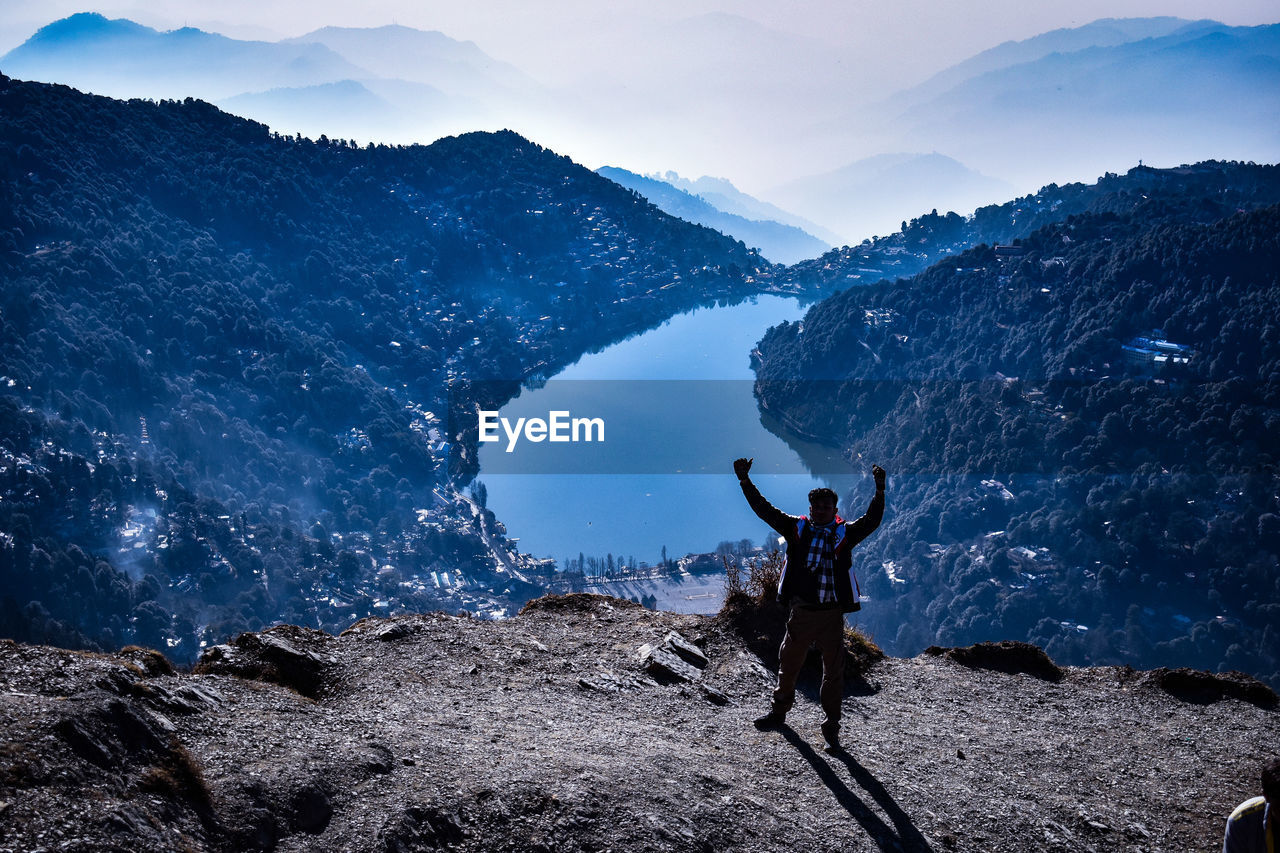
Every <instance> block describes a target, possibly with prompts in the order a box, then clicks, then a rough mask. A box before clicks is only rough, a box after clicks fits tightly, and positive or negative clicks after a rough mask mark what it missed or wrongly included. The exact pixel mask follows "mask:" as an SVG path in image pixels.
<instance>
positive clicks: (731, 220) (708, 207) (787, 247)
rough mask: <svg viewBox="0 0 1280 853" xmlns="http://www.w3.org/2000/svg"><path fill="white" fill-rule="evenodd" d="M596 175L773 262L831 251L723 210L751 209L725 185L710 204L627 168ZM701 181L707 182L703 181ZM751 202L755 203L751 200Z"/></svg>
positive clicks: (794, 230) (791, 229) (792, 229)
mask: <svg viewBox="0 0 1280 853" xmlns="http://www.w3.org/2000/svg"><path fill="white" fill-rule="evenodd" d="M596 172H598V173H599V174H601V175H603V176H604V177H606V178H608V179H609V180H611V181H613V182H614V183H617V184H621V185H622V186H624V187H626V188H627V189H630V190H635V191H636V192H638V193H640V195H642V196H644V197H645V198H647V199H648V200H649V201H651V202H653V203H654V204H656V205H657V206H658V207H660V208H661V209H662V210H664V211H666V212H667V213H670V214H671V215H672V216H678V217H680V218H681V219H684V220H687V221H689V222H696V223H697V224H699V225H705V226H707V227H708V228H714V229H716V230H717V231H720V232H721V233H723V234H728V235H731V236H732V237H734V238H735V239H738V240H741V241H742V242H744V243H746V244H747V245H748V246H755V247H756V248H758V249H760V252H761V254H762V255H764V257H766V258H768V259H769V260H771V261H773V262H775V263H780V264H794V263H796V262H798V261H802V260H805V259H806V258H812V257H816V256H817V255H819V254H821V253H822V252H824V251H826V250H827V249H829V248H830V244H829V243H825V242H823V241H822V240H819V239H818V238H817V237H814V236H813V235H812V234H808V233H806V232H805V231H803V230H802V229H800V228H798V227H796V226H794V225H784V224H783V223H781V222H777V221H775V220H765V221H761V220H758V219H749V218H747V217H745V216H741V215H739V214H736V213H731V212H729V211H726V210H725V209H724V207H735V208H737V209H739V210H742V209H747V208H748V207H749V206H750V205H749V202H746V203H744V201H743V200H744V199H749V198H750V197H748V196H745V194H743V193H740V192H737V190H736V189H735V188H734V187H733V186H732V184H728V185H727V186H725V185H724V184H718V185H717V187H718V188H720V189H721V192H720V193H718V194H716V195H714V196H712V198H714V199H715V201H712V200H710V199H708V198H706V197H704V196H702V195H695V194H693V193H692V192H690V191H689V190H686V189H681V188H679V187H677V186H675V185H674V184H672V183H669V182H667V181H665V180H661V179H659V178H656V177H648V176H644V175H637V174H635V173H634V172H628V171H627V170H626V169H618V168H615V167H613V166H604V167H601V168H599V169H597V170H596ZM677 178H678V176H677ZM703 180H704V181H705V180H707V179H705V178H704V179H703ZM686 183H687V182H686ZM725 183H727V182H725ZM725 190H727V191H729V192H732V193H734V196H733V197H732V200H731V197H730V196H729V195H726V193H725ZM751 201H754V200H753V199H752V200H751ZM717 202H718V203H717ZM721 205H723V206H724V207H722V206H721ZM763 207H765V206H764V205H763V204H762V203H760V202H756V204H755V205H754V208H755V209H760V208H763Z"/></svg>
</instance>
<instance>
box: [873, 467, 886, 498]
mask: <svg viewBox="0 0 1280 853" xmlns="http://www.w3.org/2000/svg"><path fill="white" fill-rule="evenodd" d="M871 476H873V477H875V478H876V491H878V492H883V491H884V476H885V475H884V469H883V468H881V467H880V466H879V465H872V466H871Z"/></svg>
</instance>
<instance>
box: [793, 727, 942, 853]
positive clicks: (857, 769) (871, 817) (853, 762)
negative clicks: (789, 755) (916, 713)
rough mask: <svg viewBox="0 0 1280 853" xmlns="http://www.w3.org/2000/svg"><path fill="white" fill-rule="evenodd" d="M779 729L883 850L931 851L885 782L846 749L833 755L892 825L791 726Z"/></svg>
mask: <svg viewBox="0 0 1280 853" xmlns="http://www.w3.org/2000/svg"><path fill="white" fill-rule="evenodd" d="M781 732H782V735H783V737H785V738H786V739H787V742H788V743H790V744H791V745H792V746H793V747H795V749H796V752H798V753H800V755H801V756H802V757H803V758H804V759H805V760H806V761H808V762H809V764H810V765H812V767H813V769H814V771H815V772H816V773H817V774H818V778H819V779H821V780H822V782H823V784H825V785H826V786H827V788H828V789H830V791H831V793H833V794H835V797H836V800H837V801H838V802H839V803H840V805H841V806H843V807H844V809H845V811H847V812H848V813H849V814H850V816H852V817H853V819H854V820H856V821H857V822H858V824H859V825H860V826H861V827H862V828H863V829H864V830H866V832H867V835H869V836H871V839H872V840H873V841H874V842H875V843H876V845H877V846H878V847H879V848H880V849H881V850H882V851H886V852H887V851H892V853H933V848H932V847H930V846H929V842H928V840H926V839H925V837H924V836H923V835H921V834H920V830H918V829H916V827H915V824H914V823H912V822H911V818H910V817H909V816H908V815H907V813H906V812H904V811H903V810H902V807H901V806H899V805H898V803H897V802H896V801H895V800H894V799H893V797H892V795H890V794H889V792H888V791H887V790H885V787H884V785H882V784H880V780H878V779H876V777H874V776H872V775H871V772H870V771H869V770H867V768H865V767H863V766H862V765H861V764H859V763H858V761H857V759H855V758H854V757H853V756H851V755H849V754H848V753H846V752H838V753H836V754H834V755H833V756H832V757H833V758H836V759H838V760H839V761H840V762H841V763H842V764H844V766H845V767H846V768H847V769H848V771H849V774H850V776H851V777H852V778H853V781H854V782H856V783H857V785H858V787H860V788H862V790H864V791H866V792H867V793H868V794H870V795H871V798H872V799H873V800H875V802H876V803H877V804H878V805H879V806H880V808H881V809H883V810H884V813H885V814H886V815H888V816H889V820H891V821H893V826H892V827H890V826H889V824H887V823H885V822H884V819H883V818H881V817H880V815H878V814H876V813H875V812H874V811H872V810H871V808H870V807H869V806H868V805H867V804H866V803H864V802H863V801H862V800H861V799H859V798H858V795H857V794H855V793H854V792H853V791H852V790H851V789H850V788H849V786H848V785H846V784H845V783H844V781H843V780H842V779H841V778H840V776H841V774H840V773H838V772H836V770H835V768H833V767H832V766H831V765H830V764H829V763H828V762H827V761H826V760H824V758H823V757H822V756H821V755H819V754H818V753H817V752H815V751H814V749H813V747H812V746H810V745H809V744H808V743H806V742H805V740H804V738H802V737H800V735H799V734H798V733H797V732H796V730H795V729H793V728H791V727H790V726H783V727H782V729H781Z"/></svg>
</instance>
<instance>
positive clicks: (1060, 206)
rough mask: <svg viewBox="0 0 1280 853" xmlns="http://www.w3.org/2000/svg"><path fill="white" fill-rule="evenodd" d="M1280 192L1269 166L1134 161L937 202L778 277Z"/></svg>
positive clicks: (859, 277)
mask: <svg viewBox="0 0 1280 853" xmlns="http://www.w3.org/2000/svg"><path fill="white" fill-rule="evenodd" d="M1277 199H1280V175H1278V174H1277V173H1276V171H1275V170H1274V169H1267V168H1259V167H1256V166H1254V165H1253V164H1244V163H1214V162H1207V163H1198V164H1196V165H1193V166H1182V167H1179V168H1176V169H1153V168H1151V167H1149V166H1137V167H1135V168H1133V169H1130V170H1129V171H1128V172H1127V173H1126V174H1123V175H1117V174H1114V173H1109V174H1107V175H1104V176H1103V177H1102V178H1100V179H1099V180H1098V181H1097V182H1095V183H1092V184H1084V183H1072V184H1065V185H1063V186H1059V185H1057V184H1049V185H1048V186H1046V187H1043V188H1041V190H1040V191H1039V192H1037V193H1033V194H1031V195H1027V196H1023V197H1022V198H1017V199H1014V200H1012V201H1007V202H1004V203H1003V204H992V205H987V206H986V207H980V208H978V209H977V210H975V211H974V212H973V215H971V216H961V215H960V214H958V213H955V212H949V213H945V214H939V213H938V211H937V210H936V209H935V210H933V211H932V212H930V213H927V214H924V215H923V216H918V217H916V218H914V219H912V220H911V221H910V222H907V221H904V222H903V223H902V229H901V230H899V231H896V232H894V233H893V234H890V235H888V236H885V237H874V238H872V239H869V240H863V241H862V242H861V243H860V244H858V245H856V246H844V247H842V248H839V249H832V250H831V251H830V252H827V253H825V254H823V255H822V256H821V257H818V258H814V259H813V260H808V261H801V262H800V263H798V264H795V265H794V266H791V267H788V268H787V270H786V272H785V273H784V274H783V280H785V281H787V282H790V283H792V284H797V285H803V286H806V287H820V288H821V287H848V286H850V285H854V284H871V283H873V282H876V281H880V280H881V279H886V278H887V279H895V278H906V277H908V276H911V275H915V274H916V273H918V272H921V271H923V270H925V269H927V268H928V267H929V266H931V265H933V264H935V263H937V262H938V261H940V260H942V259H943V258H945V257H947V256H949V255H954V254H956V253H958V252H963V251H964V250H965V249H969V248H972V247H974V246H977V245H980V244H982V243H987V244H989V245H993V246H994V245H997V244H1000V243H1012V242H1013V241H1014V240H1017V239H1019V238H1022V237H1026V236H1028V235H1030V234H1032V233H1033V232H1035V231H1036V230H1038V229H1040V228H1043V227H1044V226H1046V225H1050V224H1052V223H1055V222H1061V221H1063V220H1064V219H1066V218H1067V217H1068V216H1075V215H1078V214H1081V213H1116V214H1121V215H1123V214H1127V213H1130V212H1132V211H1134V210H1135V209H1137V208H1139V207H1141V208H1144V209H1146V210H1148V211H1150V210H1153V209H1155V208H1156V207H1158V206H1159V205H1162V204H1169V205H1174V206H1176V207H1178V208H1179V209H1180V210H1182V211H1183V214H1184V215H1192V212H1193V211H1194V215H1195V216H1196V217H1197V218H1198V219H1199V220H1200V221H1205V222H1208V221H1212V220H1214V219H1219V218H1221V217H1223V216H1226V215H1227V214H1230V213H1234V212H1235V211H1236V210H1239V209H1249V208H1253V207H1257V206H1258V205H1265V204H1273V203H1275V201H1276V200H1277Z"/></svg>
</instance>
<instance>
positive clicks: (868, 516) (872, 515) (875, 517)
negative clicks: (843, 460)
mask: <svg viewBox="0 0 1280 853" xmlns="http://www.w3.org/2000/svg"><path fill="white" fill-rule="evenodd" d="M871 476H873V477H875V480H876V493H875V495H874V496H872V498H871V503H870V504H868V505H867V511H866V512H865V513H863V514H862V518H859V519H858V520H857V521H852V522H850V523H849V526H848V528H847V530H848V533H847V534H846V535H847V536H848V537H849V539H850V542H849V545H850V547H852V546H854V545H857V544H858V543H859V542H861V541H862V540H863V539H866V538H867V537H868V536H870V535H871V533H872V532H873V531H874V530H875V529H876V528H877V527H879V526H880V520H881V519H882V518H884V485H885V473H884V469H883V468H881V467H880V466H879V465H872V466H871Z"/></svg>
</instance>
